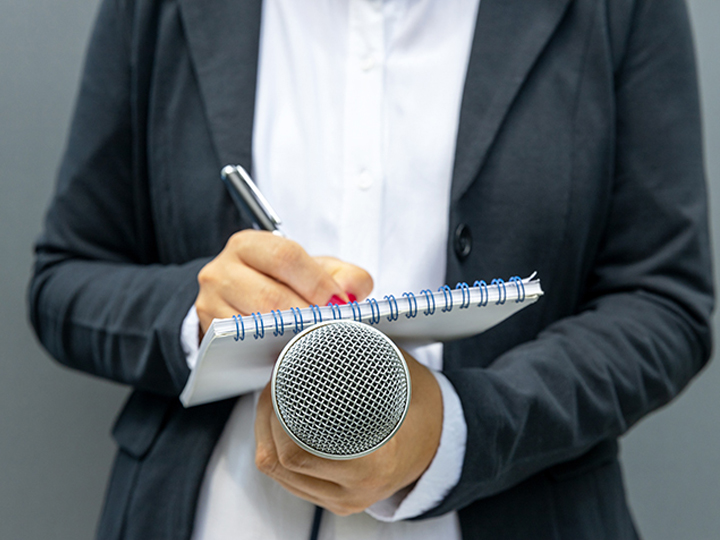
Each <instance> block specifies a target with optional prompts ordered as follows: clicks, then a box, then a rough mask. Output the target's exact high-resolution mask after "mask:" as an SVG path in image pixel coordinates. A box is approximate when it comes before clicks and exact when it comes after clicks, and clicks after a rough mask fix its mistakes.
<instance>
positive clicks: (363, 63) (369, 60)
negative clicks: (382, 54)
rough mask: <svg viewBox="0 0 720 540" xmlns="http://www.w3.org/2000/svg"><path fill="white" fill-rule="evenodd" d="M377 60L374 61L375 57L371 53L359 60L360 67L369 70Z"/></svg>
mask: <svg viewBox="0 0 720 540" xmlns="http://www.w3.org/2000/svg"><path fill="white" fill-rule="evenodd" d="M376 63H377V62H376V61H375V57H374V56H373V55H372V54H369V55H367V56H366V57H365V58H363V59H362V60H360V69H362V70H363V71H370V70H371V69H372V68H374V67H375V64H376Z"/></svg>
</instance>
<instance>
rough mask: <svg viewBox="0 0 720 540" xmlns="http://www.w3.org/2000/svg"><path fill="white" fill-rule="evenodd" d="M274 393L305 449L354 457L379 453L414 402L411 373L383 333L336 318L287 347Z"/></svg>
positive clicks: (290, 431) (282, 414)
mask: <svg viewBox="0 0 720 540" xmlns="http://www.w3.org/2000/svg"><path fill="white" fill-rule="evenodd" d="M271 394H272V402H273V407H274V409H275V414H276V415H277V417H278V419H279V420H280V423H281V424H282V426H283V428H284V429H285V431H286V432H287V433H288V435H289V436H290V437H291V438H292V439H293V440H294V441H295V443H297V444H298V445H299V446H300V447H301V448H304V449H305V450H307V451H308V452H310V453H312V454H315V455H316V456H320V457H323V458H328V459H353V458H358V457H362V456H365V455H367V454H369V453H371V452H373V451H375V450H377V449H378V448H380V447H381V446H382V445H384V444H385V443H386V442H387V441H389V440H390V438H392V436H393V435H394V434H395V432H396V431H397V430H398V429H399V428H400V425H401V424H402V422H403V420H404V419H405V415H406V414H407V411H408V407H409V406H410V372H409V371H408V367H407V364H406V363H405V359H404V358H403V355H402V353H401V352H400V350H399V349H398V348H397V346H395V344H394V343H393V342H392V341H391V340H390V338H388V337H387V336H386V335H385V334H383V333H382V332H380V331H379V330H376V329H375V328H373V327H371V326H369V325H367V324H363V323H358V322H355V321H329V322H325V323H320V324H317V325H314V326H312V327H310V328H308V329H306V330H304V331H303V332H300V333H299V334H298V335H297V336H295V337H294V338H293V339H292V340H291V341H290V342H289V343H288V344H287V345H286V346H285V348H284V349H283V351H282V352H281V353H280V357H279V358H278V361H277V363H276V364H275V369H274V370H273V374H272V380H271Z"/></svg>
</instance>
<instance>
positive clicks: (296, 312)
mask: <svg viewBox="0 0 720 540" xmlns="http://www.w3.org/2000/svg"><path fill="white" fill-rule="evenodd" d="M290 312H291V313H292V314H293V318H294V319H295V328H293V332H294V333H295V334H299V333H300V332H302V331H303V328H305V321H303V318H302V311H300V308H294V307H291V308H290ZM298 315H300V320H299V321H298ZM298 326H300V328H298Z"/></svg>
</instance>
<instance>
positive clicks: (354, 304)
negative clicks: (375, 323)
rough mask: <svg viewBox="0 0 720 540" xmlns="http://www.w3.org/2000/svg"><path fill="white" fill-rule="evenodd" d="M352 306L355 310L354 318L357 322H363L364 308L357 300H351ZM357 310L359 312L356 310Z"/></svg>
mask: <svg viewBox="0 0 720 540" xmlns="http://www.w3.org/2000/svg"><path fill="white" fill-rule="evenodd" d="M350 307H351V308H352V312H353V320H354V321H357V322H362V310H361V309H360V304H358V303H357V301H355V302H350ZM355 310H357V312H356V311H355Z"/></svg>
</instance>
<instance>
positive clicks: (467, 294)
mask: <svg viewBox="0 0 720 540" xmlns="http://www.w3.org/2000/svg"><path fill="white" fill-rule="evenodd" d="M455 289H456V290H457V289H462V304H460V309H467V308H469V307H470V287H469V286H468V284H467V283H465V282H464V281H463V282H461V283H458V284H457V285H455ZM466 298H467V300H466Z"/></svg>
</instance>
